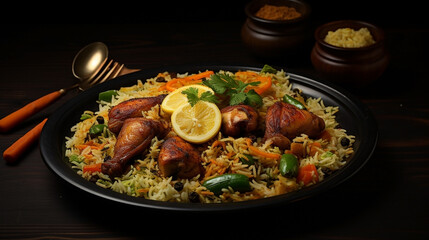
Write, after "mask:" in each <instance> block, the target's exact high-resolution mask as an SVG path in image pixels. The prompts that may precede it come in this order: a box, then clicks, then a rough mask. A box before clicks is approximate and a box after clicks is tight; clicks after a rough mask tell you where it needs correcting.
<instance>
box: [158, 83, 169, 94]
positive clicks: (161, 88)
mask: <svg viewBox="0 0 429 240" xmlns="http://www.w3.org/2000/svg"><path fill="white" fill-rule="evenodd" d="M164 90H167V84H162V86H161V87H159V88H158V92H162V91H164Z"/></svg>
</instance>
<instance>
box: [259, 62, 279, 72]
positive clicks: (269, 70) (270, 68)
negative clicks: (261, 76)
mask: <svg viewBox="0 0 429 240" xmlns="http://www.w3.org/2000/svg"><path fill="white" fill-rule="evenodd" d="M264 72H266V73H274V74H276V73H277V69H275V68H273V67H271V66H270V65H268V64H265V65H264V67H263V68H262V70H261V73H264Z"/></svg>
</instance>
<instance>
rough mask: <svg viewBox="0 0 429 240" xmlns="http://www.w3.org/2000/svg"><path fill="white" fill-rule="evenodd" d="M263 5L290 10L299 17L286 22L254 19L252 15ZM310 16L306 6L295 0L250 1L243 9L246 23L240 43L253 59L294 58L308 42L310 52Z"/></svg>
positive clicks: (308, 7)
mask: <svg viewBox="0 0 429 240" xmlns="http://www.w3.org/2000/svg"><path fill="white" fill-rule="evenodd" d="M266 4H269V5H274V6H287V7H293V8H295V9H296V10H297V11H298V12H299V13H301V16H300V17H298V18H294V19H290V20H267V19H263V18H259V17H257V16H256V15H255V14H256V12H257V11H258V10H259V9H260V8H261V7H263V6H264V5H266ZM310 12H311V9H310V6H309V5H308V4H306V3H304V2H302V1H299V0H254V1H252V2H250V3H248V4H247V5H246V7H245V13H246V15H247V19H246V22H245V23H244V25H243V27H242V29H241V37H242V40H243V43H244V45H245V46H247V47H248V49H249V50H250V51H251V52H252V53H253V54H254V55H256V56H259V57H262V58H268V59H279V58H280V59H281V58H283V59H285V58H288V57H289V56H292V55H296V54H297V53H300V51H301V50H302V49H303V48H304V47H305V44H306V43H308V42H310V46H309V49H310V50H311V38H312V37H311V34H312V31H311V29H310V27H309V26H310V25H309V21H308V20H309V16H310ZM310 50H309V51H308V53H307V56H308V54H309V52H310Z"/></svg>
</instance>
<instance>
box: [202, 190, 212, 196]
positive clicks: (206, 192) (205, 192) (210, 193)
mask: <svg viewBox="0 0 429 240" xmlns="http://www.w3.org/2000/svg"><path fill="white" fill-rule="evenodd" d="M200 194H201V195H214V193H213V192H210V191H201V192H200Z"/></svg>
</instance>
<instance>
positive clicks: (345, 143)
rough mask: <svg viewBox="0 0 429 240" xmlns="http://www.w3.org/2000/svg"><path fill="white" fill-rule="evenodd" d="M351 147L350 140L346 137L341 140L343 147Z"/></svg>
mask: <svg viewBox="0 0 429 240" xmlns="http://www.w3.org/2000/svg"><path fill="white" fill-rule="evenodd" d="M349 145H350V139H348V138H346V137H344V138H341V146H343V147H348V146H349Z"/></svg>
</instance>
